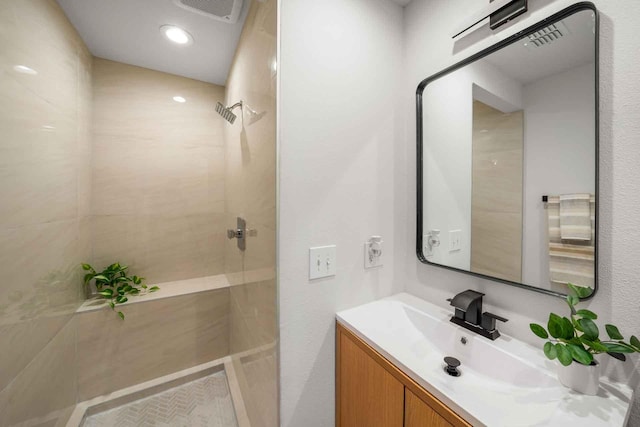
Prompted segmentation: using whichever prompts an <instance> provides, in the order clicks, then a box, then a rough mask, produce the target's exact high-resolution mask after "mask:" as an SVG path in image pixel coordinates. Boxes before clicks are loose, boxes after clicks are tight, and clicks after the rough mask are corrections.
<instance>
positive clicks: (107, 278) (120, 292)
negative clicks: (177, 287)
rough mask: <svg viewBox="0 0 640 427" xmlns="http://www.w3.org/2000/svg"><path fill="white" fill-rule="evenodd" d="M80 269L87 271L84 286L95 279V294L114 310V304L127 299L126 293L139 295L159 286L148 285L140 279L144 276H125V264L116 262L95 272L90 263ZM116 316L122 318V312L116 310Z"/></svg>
mask: <svg viewBox="0 0 640 427" xmlns="http://www.w3.org/2000/svg"><path fill="white" fill-rule="evenodd" d="M82 269H83V270H84V271H87V272H88V273H87V274H85V276H84V286H85V287H88V286H89V284H90V282H91V280H95V285H96V290H97V296H98V298H100V299H105V300H108V301H109V307H111V309H112V310H113V311H116V305H118V304H124V303H125V302H127V301H128V300H129V298H128V295H129V296H130V295H141V294H145V293H149V292H155V291H157V290H159V289H160V288H159V287H157V286H152V287H148V286H147V285H145V284H144V283H143V282H142V281H143V280H144V277H138V276H127V270H128V269H129V267H128V266H126V265H121V264H120V263H118V262H116V263H114V264H111V265H110V266H108V267H106V268H105V269H104V270H102V271H101V272H97V271H96V270H95V269H94V268H93V267H92V266H91V265H89V264H82ZM117 313H118V316H119V317H120V318H121V319H122V320H124V314H123V313H122V312H121V311H118V312H117Z"/></svg>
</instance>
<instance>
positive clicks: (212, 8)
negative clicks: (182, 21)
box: [175, 0, 243, 24]
mask: <svg viewBox="0 0 640 427" xmlns="http://www.w3.org/2000/svg"><path fill="white" fill-rule="evenodd" d="M242 1H243V0H175V3H176V4H177V5H178V6H180V7H181V8H183V9H186V10H188V11H190V12H194V13H197V14H199V15H203V16H208V17H209V18H212V19H216V20H218V21H222V22H227V23H229V24H235V23H236V22H238V18H240V12H242Z"/></svg>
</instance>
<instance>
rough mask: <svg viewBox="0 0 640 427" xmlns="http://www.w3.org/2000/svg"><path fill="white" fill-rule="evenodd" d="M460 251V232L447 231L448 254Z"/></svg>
mask: <svg viewBox="0 0 640 427" xmlns="http://www.w3.org/2000/svg"><path fill="white" fill-rule="evenodd" d="M461 249H462V230H451V231H449V252H456V251H459V250H461Z"/></svg>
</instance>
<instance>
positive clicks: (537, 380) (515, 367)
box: [336, 293, 633, 427]
mask: <svg viewBox="0 0 640 427" xmlns="http://www.w3.org/2000/svg"><path fill="white" fill-rule="evenodd" d="M336 317H337V320H338V322H339V323H340V324H342V325H343V326H345V327H346V328H348V329H349V330H350V331H352V332H353V333H355V334H356V335H357V336H358V337H360V338H361V339H362V340H364V341H365V342H366V343H367V344H369V345H370V346H371V347H373V348H374V349H375V350H377V351H378V352H379V353H380V354H382V355H383V356H384V357H385V358H387V359H388V360H389V361H390V362H391V363H393V364H394V365H396V366H398V367H399V368H400V369H401V370H403V371H404V372H405V373H406V374H407V375H409V376H410V377H411V378H412V379H413V380H414V381H416V382H417V383H419V384H420V385H422V386H423V387H424V388H425V389H426V390H427V391H429V392H430V393H431V394H433V395H434V396H436V397H437V398H438V399H440V401H442V402H443V403H444V404H446V405H447V406H449V407H450V408H451V409H453V410H454V411H456V412H457V413H458V414H459V415H460V416H462V417H463V418H464V419H466V420H467V421H468V422H470V423H471V424H473V425H474V426H490V427H499V426H504V427H516V426H563V427H566V426H573V425H579V426H580V427H596V426H607V427H618V426H619V427H623V426H625V424H626V421H627V419H628V417H629V413H630V410H631V404H632V402H633V390H632V389H631V388H630V387H628V386H626V385H623V384H618V383H613V382H610V381H608V380H606V379H605V378H602V380H601V384H600V391H599V392H598V395H596V396H586V395H582V394H579V393H576V392H574V391H571V390H569V389H568V388H566V387H564V386H563V385H561V384H560V383H559V382H558V380H557V379H556V374H555V370H556V365H555V363H556V362H552V361H549V360H547V359H546V357H545V356H544V354H543V352H542V349H541V347H542V346H540V348H536V347H533V346H531V345H528V344H526V343H524V342H522V341H519V340H517V339H515V338H512V337H509V336H507V335H502V336H501V337H500V338H498V339H497V340H495V341H490V340H488V339H486V338H483V337H481V336H479V335H476V334H474V333H472V332H469V331H467V330H466V329H464V328H462V327H459V326H457V325H454V324H453V323H451V322H449V319H450V317H451V313H450V312H449V311H447V310H444V309H442V308H440V307H438V306H436V305H433V304H431V303H428V302H426V301H424V300H421V299H419V298H416V297H414V296H412V295H409V294H406V293H402V294H397V295H394V296H392V297H389V298H384V299H381V300H378V301H374V302H372V303H369V304H365V305H362V306H359V307H355V308H352V309H349V310H344V311H341V312H339V313H337V315H336ZM462 337H465V338H466V344H462V341H461V338H462ZM541 342H542V341H541ZM444 356H453V357H456V358H457V359H459V360H460V361H461V362H462V365H461V366H460V371H461V372H462V375H461V376H460V377H457V378H456V377H451V376H448V375H447V374H446V373H445V372H444V369H443V368H444V366H445V364H444V362H443V358H444Z"/></svg>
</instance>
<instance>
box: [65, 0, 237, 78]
mask: <svg viewBox="0 0 640 427" xmlns="http://www.w3.org/2000/svg"><path fill="white" fill-rule="evenodd" d="M57 1H58V3H59V4H60V6H61V7H62V9H63V10H64V11H65V13H66V14H67V17H68V18H69V20H70V21H71V23H72V24H73V25H74V26H75V27H76V29H77V30H78V32H79V33H80V36H81V37H82V39H83V40H84V42H85V43H86V44H87V46H88V47H89V50H90V51H91V53H92V54H93V55H95V56H97V57H100V58H105V59H110V60H113V61H118V62H124V63H125V64H131V65H137V66H139V67H144V68H150V69H152V70H158V71H163V72H166V73H171V74H177V75H180V76H184V77H189V78H192V79H196V80H202V81H205V82H210V83H214V84H217V85H224V84H225V83H226V80H227V75H228V74H229V68H230V67H231V61H232V60H233V55H234V54H235V51H236V47H237V45H238V40H239V39H240V33H241V32H242V26H243V24H244V21H245V18H246V15H247V9H248V7H247V5H248V3H249V2H248V1H246V0H245V2H244V3H245V4H244V6H243V9H244V10H243V11H242V14H241V16H240V19H239V20H238V22H237V23H236V24H227V23H225V22H220V21H216V20H214V19H212V18H209V17H206V16H202V15H199V14H196V13H193V12H189V11H187V10H185V9H182V8H180V7H178V6H176V5H175V4H174V2H173V0H57ZM164 24H172V25H177V26H179V27H181V28H183V29H185V30H187V31H188V32H189V33H191V35H192V36H193V38H194V43H193V44H192V45H189V46H179V45H175V44H173V43H171V42H170V41H168V40H167V39H166V38H165V37H164V35H163V34H162V33H161V32H160V30H159V27H160V26H161V25H164Z"/></svg>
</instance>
